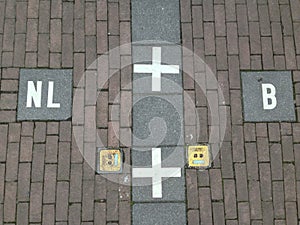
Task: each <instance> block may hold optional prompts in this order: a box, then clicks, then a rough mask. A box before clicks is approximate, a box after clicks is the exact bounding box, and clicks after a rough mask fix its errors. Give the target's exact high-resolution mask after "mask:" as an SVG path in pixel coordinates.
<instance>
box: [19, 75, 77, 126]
mask: <svg viewBox="0 0 300 225" xmlns="http://www.w3.org/2000/svg"><path fill="white" fill-rule="evenodd" d="M29 81H33V83H34V86H35V90H36V91H37V90H38V89H37V82H38V81H42V91H41V93H42V94H41V107H36V105H35V103H34V101H32V106H31V107H27V91H28V82H29ZM51 81H52V82H53V103H60V107H59V108H48V107H47V103H48V88H49V82H51ZM71 115H72V70H69V69H68V70H57V69H55V70H54V69H53V70H52V69H21V70H20V81H19V98H18V114H17V119H18V120H19V121H21V120H67V119H69V118H70V117H71Z"/></svg>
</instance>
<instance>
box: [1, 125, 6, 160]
mask: <svg viewBox="0 0 300 225" xmlns="http://www.w3.org/2000/svg"><path fill="white" fill-rule="evenodd" d="M7 134H8V126H7V125H0V136H1V139H0V161H1V162H4V161H5V160H6V148H7V141H8V138H7Z"/></svg>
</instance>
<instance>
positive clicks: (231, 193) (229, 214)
mask: <svg viewBox="0 0 300 225" xmlns="http://www.w3.org/2000/svg"><path fill="white" fill-rule="evenodd" d="M223 182H224V187H223V188H224V206H225V218H226V219H235V218H237V204H236V189H235V181H234V180H233V179H232V180H231V179H225V180H224V181H223Z"/></svg>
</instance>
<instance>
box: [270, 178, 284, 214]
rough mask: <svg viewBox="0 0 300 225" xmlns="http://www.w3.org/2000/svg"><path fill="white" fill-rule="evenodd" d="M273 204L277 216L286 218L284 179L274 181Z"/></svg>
mask: <svg viewBox="0 0 300 225" xmlns="http://www.w3.org/2000/svg"><path fill="white" fill-rule="evenodd" d="M272 184H273V206H274V216H275V218H285V209H284V186H283V182H282V181H276V182H273V183H272Z"/></svg>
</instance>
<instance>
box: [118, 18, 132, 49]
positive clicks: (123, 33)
mask: <svg viewBox="0 0 300 225" xmlns="http://www.w3.org/2000/svg"><path fill="white" fill-rule="evenodd" d="M130 42H131V26H130V22H120V46H121V47H120V53H121V55H130V54H131V45H130Z"/></svg>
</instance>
